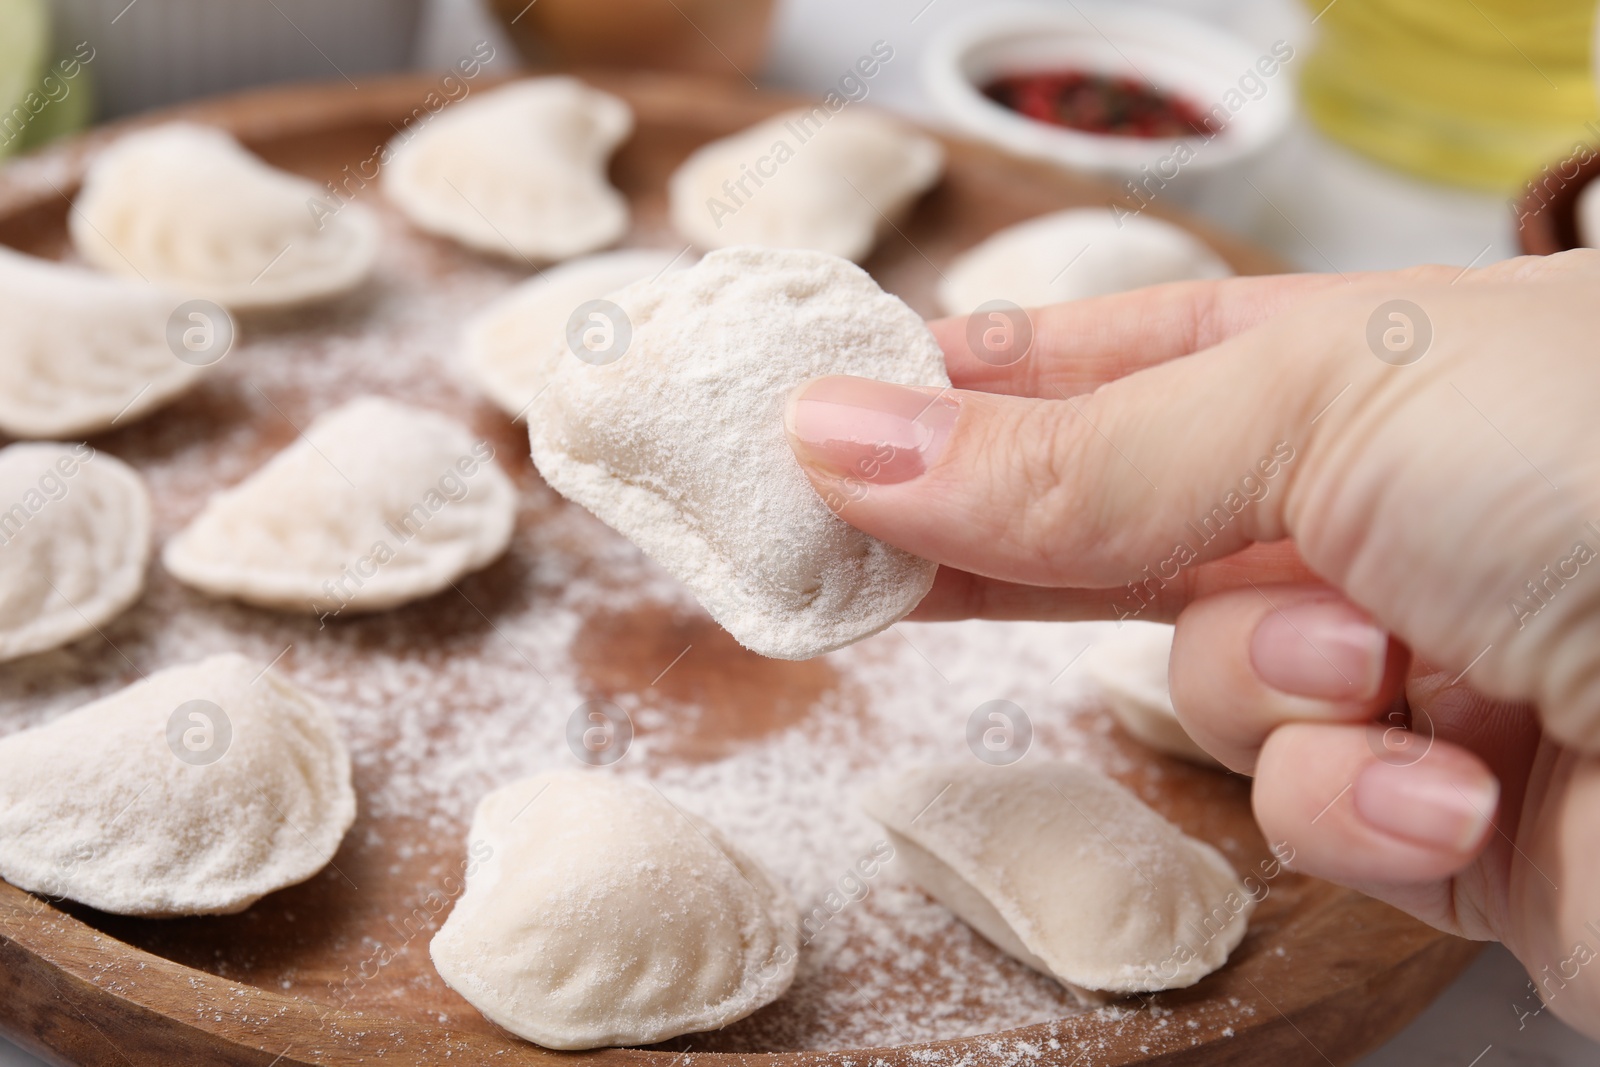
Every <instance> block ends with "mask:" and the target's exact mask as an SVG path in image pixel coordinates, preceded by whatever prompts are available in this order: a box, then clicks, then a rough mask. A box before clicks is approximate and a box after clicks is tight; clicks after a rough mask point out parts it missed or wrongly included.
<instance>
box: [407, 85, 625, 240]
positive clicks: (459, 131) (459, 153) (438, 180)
mask: <svg viewBox="0 0 1600 1067" xmlns="http://www.w3.org/2000/svg"><path fill="white" fill-rule="evenodd" d="M632 131H633V112H632V111H630V110H629V109H628V105H627V104H625V103H623V102H622V101H621V100H619V99H617V98H616V97H614V96H612V95H611V94H609V93H602V92H600V91H599V90H598V89H591V88H590V87H589V86H587V85H585V84H584V83H583V82H581V81H578V80H577V79H576V78H565V77H555V78H532V79H529V80H527V81H521V82H517V83H515V84H513V85H508V86H506V87H505V88H503V89H496V90H494V91H493V92H488V93H484V94H483V95H482V96H479V97H475V98H474V99H473V100H472V101H471V102H469V103H465V104H457V105H456V106H455V107H453V108H451V109H449V110H448V111H445V112H443V113H441V114H440V115H439V116H438V117H437V118H434V119H432V120H430V121H429V122H428V124H427V125H426V126H424V127H423V128H422V129H421V131H420V132H418V133H416V134H415V135H411V134H403V135H401V137H399V138H397V139H395V140H394V141H392V142H390V145H389V150H388V151H389V162H388V166H387V168H386V169H385V171H384V176H383V188H384V191H385V192H386V193H388V195H389V198H390V199H391V200H393V201H394V202H395V204H396V206H398V207H399V208H400V210H401V211H402V212H403V213H404V214H405V216H406V217H407V218H409V219H410V220H411V221H412V222H413V223H415V224H416V225H417V226H418V227H420V228H422V229H424V230H427V231H428V232H429V233H435V234H438V235H439V236H441V237H449V238H452V239H453V240H456V241H460V242H461V243H462V244H464V245H467V246H469V247H471V248H476V249H478V250H479V251H481V252H490V253H493V254H495V255H500V256H510V257H513V258H526V259H530V260H557V259H566V258H567V257H569V256H576V255H581V254H583V253H585V252H593V251H594V250H595V249H597V248H604V247H605V246H606V245H609V244H611V243H613V242H614V241H616V240H617V239H618V238H619V237H621V236H622V235H623V233H624V232H626V230H627V228H628V202H627V200H626V199H624V197H623V196H622V194H621V193H619V192H617V190H616V189H614V188H612V187H611V183H610V182H608V181H607V180H606V162H607V160H609V159H610V158H611V153H612V152H613V151H614V150H615V149H616V147H617V145H619V144H621V143H622V142H623V141H624V140H626V139H627V136H628V134H629V133H631V132H632Z"/></svg>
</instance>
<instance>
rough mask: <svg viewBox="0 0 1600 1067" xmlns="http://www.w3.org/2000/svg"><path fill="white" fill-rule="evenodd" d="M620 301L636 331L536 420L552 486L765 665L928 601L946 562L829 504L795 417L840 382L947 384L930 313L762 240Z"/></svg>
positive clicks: (583, 365) (869, 629)
mask: <svg viewBox="0 0 1600 1067" xmlns="http://www.w3.org/2000/svg"><path fill="white" fill-rule="evenodd" d="M611 299H612V300H613V301H615V302H616V303H617V305H618V306H619V307H620V308H621V309H622V311H623V313H624V314H625V315H626V317H627V320H628V323H629V324H631V328H630V329H629V333H630V334H631V339H630V340H629V343H628V345H627V346H626V349H625V350H623V351H620V352H619V353H615V358H611V361H610V362H603V363H597V362H593V361H590V360H586V359H580V358H578V357H577V356H575V355H569V356H568V357H567V358H565V359H563V360H562V361H561V366H560V369H559V370H558V371H557V372H556V374H555V377H554V378H552V379H551V385H550V388H549V389H547V390H545V392H544V393H543V395H541V396H540V397H539V399H538V400H537V401H535V402H534V405H533V407H532V408H531V409H530V410H529V415H528V426H529V433H530V437H531V438H532V444H533V460H534V463H535V464H536V465H537V466H538V468H539V472H540V473H541V474H543V475H544V477H545V480H546V481H548V482H549V483H550V485H551V486H553V487H554V488H555V490H556V491H557V492H559V493H561V495H563V496H565V497H567V498H568V499H571V500H574V501H576V502H578V503H579V504H582V505H583V506H584V507H586V508H588V509H589V510H590V511H592V512H594V513H595V514H596V515H597V516H599V517H600V519H601V520H602V521H604V522H605V523H607V524H608V525H609V526H611V527H612V528H613V529H616V530H618V531H620V532H621V533H622V534H624V535H625V536H626V537H628V538H629V539H630V540H632V541H633V542H634V544H636V545H638V546H639V547H640V548H641V549H643V550H644V552H645V554H646V555H648V556H650V557H651V558H652V559H654V560H655V561H656V562H657V563H659V564H660V565H661V566H662V567H664V568H665V569H666V570H667V571H668V572H669V573H670V574H672V576H673V577H675V578H677V579H678V580H679V581H681V582H683V583H684V584H685V585H687V586H688V587H689V588H690V590H692V591H693V592H694V594H695V595H696V596H697V597H698V598H699V599H700V603H701V604H702V605H704V606H705V608H706V610H707V611H708V612H710V613H711V616H712V618H714V619H716V620H717V621H718V622H719V623H721V624H722V625H723V626H724V627H725V628H726V629H727V630H728V632H729V633H731V634H732V635H733V636H734V637H735V638H737V639H738V640H739V642H740V643H741V644H743V645H744V646H745V647H747V648H750V649H752V650H754V651H756V652H759V653H761V654H762V655H764V656H771V657H774V658H777V659H806V658H809V657H811V656H817V655H821V654H822V653H824V652H828V651H831V650H832V649H835V648H840V647H842V646H844V645H848V644H850V643H851V642H853V641H858V640H860V639H861V638H863V637H867V636H869V635H871V634H874V633H877V632H878V631H879V630H882V629H884V628H885V627H888V626H890V625H891V624H893V623H894V622H896V621H897V620H899V619H900V618H902V617H904V616H905V615H906V613H907V612H909V611H910V610H911V609H912V608H913V607H915V606H916V605H917V602H918V601H920V600H921V599H922V597H923V596H924V595H925V594H926V593H927V591H928V589H929V587H930V586H931V585H932V583H933V575H934V571H935V569H936V568H935V566H934V564H932V563H929V562H928V561H926V560H923V559H919V558H917V557H915V556H912V555H910V554H908V553H906V552H903V551H901V550H900V549H898V548H894V547H891V546H890V545H887V544H885V543H883V542H882V541H878V540H876V539H875V538H872V537H869V536H868V535H866V534H864V533H862V532H861V531H859V530H857V529H855V528H854V527H852V526H850V525H849V524H848V523H846V522H844V521H843V520H841V519H840V518H838V517H837V516H836V515H834V514H833V512H832V511H830V510H829V508H828V505H827V504H826V503H825V502H824V501H823V500H822V498H821V497H819V496H818V495H817V493H816V491H815V490H813V489H812V487H811V483H810V482H809V481H807V479H806V476H805V474H804V473H803V472H802V471H801V469H800V465H799V463H798V462H797V461H796V460H795V458H794V453H793V452H792V451H791V450H790V448H789V444H788V441H787V440H786V437H785V433H784V428H783V412H784V406H785V404H786V403H787V400H788V396H789V393H790V392H791V391H792V390H793V389H794V388H795V387H796V386H798V385H800V384H801V383H803V382H806V381H809V380H810V379H812V378H815V377H818V376H819V375H825V374H853V375H858V376H861V377H866V378H876V379H879V380H881V381H891V382H898V383H900V384H902V385H921V386H948V385H949V384H950V380H949V378H948V377H947V376H946V374H945V369H944V355H943V353H942V352H941V351H940V348H939V345H938V343H937V342H936V341H935V340H934V339H933V335H932V334H931V333H929V331H928V328H927V326H926V325H924V324H923V322H922V320H921V319H920V318H919V317H918V316H917V314H916V313H915V312H913V311H912V310H911V309H910V308H908V307H906V305H905V304H903V303H901V302H900V301H899V300H898V299H897V298H895V297H893V296H890V295H889V294H887V293H885V292H883V291H882V290H881V289H879V288H878V286H877V284H876V283H875V282H874V281H873V280H872V279H871V278H870V277H868V276H867V274H866V272H865V271H863V270H861V268H859V267H857V266H855V265H854V264H852V263H850V262H849V261H847V260H844V259H840V258H838V257H837V256H830V255H826V254H824V253H821V252H805V251H798V250H779V249H763V248H732V249H724V250H721V251H718V252H713V253H711V254H710V255H708V256H706V258H705V259H703V260H701V261H700V262H699V263H698V264H697V265H695V266H694V267H691V268H689V269H688V270H683V271H675V272H672V273H669V274H665V275H663V276H662V277H660V278H657V279H656V280H655V281H646V282H640V283H638V284H636V285H632V286H629V287H628V288H626V289H623V290H620V291H619V292H617V293H614V294H612V296H611ZM615 336H616V337H621V336H622V333H621V327H620V326H619V327H618V332H617V333H616V335H615ZM618 343H619V344H620V342H618ZM608 358H610V357H608ZM930 399H931V398H930Z"/></svg>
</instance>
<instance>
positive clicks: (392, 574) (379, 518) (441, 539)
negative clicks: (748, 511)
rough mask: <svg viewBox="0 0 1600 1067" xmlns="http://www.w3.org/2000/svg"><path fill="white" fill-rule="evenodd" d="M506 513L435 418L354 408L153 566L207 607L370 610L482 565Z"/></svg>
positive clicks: (507, 492) (262, 474) (192, 527)
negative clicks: (235, 603)
mask: <svg viewBox="0 0 1600 1067" xmlns="http://www.w3.org/2000/svg"><path fill="white" fill-rule="evenodd" d="M515 513H516V493H515V490H514V489H513V488H512V485H511V480H510V479H509V478H507V477H506V476H505V474H504V473H503V472H501V470H500V468H499V467H497V466H496V465H495V463H494V448H493V447H492V446H491V445H490V444H489V443H488V442H487V441H482V440H479V441H474V440H473V438H472V436H471V435H470V434H468V433H467V431H466V430H465V429H464V428H463V427H461V426H459V425H457V424H456V423H454V422H452V421H450V420H449V419H447V418H445V417H444V416H442V415H439V414H437V413H435V412H432V411H424V410H421V409H419V408H413V407H407V406H406V405H404V404H398V403H395V402H394V401H392V400H385V399H382V398H380V397H363V398H361V399H359V400H353V401H351V402H350V403H348V404H345V405H344V406H343V407H340V408H337V409H335V410H333V411H330V412H328V413H327V414H325V415H323V416H322V417H320V418H318V419H317V420H316V421H315V422H313V423H312V424H311V426H310V427H309V428H308V429H307V430H306V432H305V434H304V435H303V436H302V437H301V438H300V439H299V440H298V441H296V442H295V443H294V444H292V445H290V446H289V447H288V448H286V449H284V450H283V451H282V452H280V453H278V454H277V455H276V456H274V457H273V458H272V459H271V460H270V461H268V463H267V464H266V466H264V467H262V468H261V469H260V470H258V471H256V472H255V473H254V474H252V475H250V477H248V478H246V479H245V480H244V481H242V482H240V483H239V484H238V485H235V486H233V487H232V488H229V489H224V490H223V491H221V492H219V493H217V494H215V495H214V496H212V498H211V499H210V500H208V501H207V502H206V506H205V508H204V509H202V510H201V512H200V515H199V516H198V517H197V518H196V519H195V520H194V521H193V522H191V523H190V524H189V525H188V526H187V527H186V528H185V529H184V530H183V531H181V532H180V533H179V534H178V535H177V536H176V537H174V538H173V539H172V540H171V541H169V542H167V547H166V549H165V551H164V552H163V553H162V556H161V561H162V563H163V564H165V565H166V568H167V570H169V571H171V572H172V573H173V574H174V575H175V576H176V577H177V578H178V580H179V581H181V582H184V583H186V584H188V585H192V586H194V587H195V588H196V589H200V590H202V591H204V592H207V593H210V594H212V595H213V596H223V597H234V598H236V599H239V600H243V601H245V602H246V603H250V604H257V605H260V606H262V607H268V608H279V609H282V610H284V611H311V612H316V613H318V614H321V615H323V616H327V615H330V614H333V615H336V614H339V613H340V612H344V611H351V612H366V611H381V610H383V609H385V608H392V607H395V606H396V605H399V604H403V603H405V602H406V601H409V600H416V599H418V598H421V597H425V596H430V595H432V594H434V593H437V592H438V591H439V590H441V589H444V588H446V587H447V586H449V585H450V584H451V583H452V582H454V581H455V580H456V579H457V578H460V577H461V576H462V575H464V574H468V573H470V572H472V571H475V570H478V569H479V568H480V567H485V566H487V565H488V564H489V563H491V562H493V561H494V560H495V559H497V558H498V557H499V556H500V554H501V553H502V552H504V551H505V549H506V545H508V544H509V543H510V541H511V526H512V521H513V519H514V518H515Z"/></svg>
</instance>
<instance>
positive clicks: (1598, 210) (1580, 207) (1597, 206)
mask: <svg viewBox="0 0 1600 1067" xmlns="http://www.w3.org/2000/svg"><path fill="white" fill-rule="evenodd" d="M1597 189H1600V182H1594V181H1591V182H1589V183H1588V184H1587V185H1585V186H1584V187H1583V189H1582V190H1580V191H1579V193H1578V204H1577V216H1578V217H1577V226H1578V242H1579V243H1580V244H1582V245H1584V246H1586V247H1588V248H1600V193H1597V192H1596V191H1595V190H1597Z"/></svg>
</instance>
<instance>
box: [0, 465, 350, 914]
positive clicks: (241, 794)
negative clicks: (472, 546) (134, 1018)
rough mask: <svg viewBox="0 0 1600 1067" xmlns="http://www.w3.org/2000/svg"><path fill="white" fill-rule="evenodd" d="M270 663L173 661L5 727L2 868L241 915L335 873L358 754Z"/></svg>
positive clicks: (98, 896)
mask: <svg viewBox="0 0 1600 1067" xmlns="http://www.w3.org/2000/svg"><path fill="white" fill-rule="evenodd" d="M96 462H99V461H98V460H97V461H96ZM265 667H266V664H264V663H254V662H252V661H250V660H247V659H245V658H244V657H243V656H239V655H232V654H229V655H223V656H212V657H211V658H209V659H205V660H201V661H200V662H198V663H190V664H186V665H184V666H181V667H169V668H167V669H166V670H163V671H157V672H156V673H155V674H152V675H150V676H149V677H147V678H145V679H144V680H143V681H141V682H136V683H134V684H133V685H130V686H128V688H126V689H123V690H120V691H118V692H115V693H112V694H111V695H110V696H108V697H105V698H103V699H101V700H97V701H95V702H94V703H92V704H87V705H85V706H83V707H81V708H79V709H77V710H76V711H73V712H70V713H68V714H66V715H63V716H61V717H60V718H58V719H54V720H52V721H51V722H48V723H46V724H45V725H43V726H39V727H36V728H34V729H31V730H24V731H22V732H21V733H16V734H12V735H11V736H10V737H6V738H4V739H0V876H4V877H5V880H6V881H8V882H10V883H11V884H12V885H14V886H17V887H18V888H21V889H26V890H28V891H29V892H33V893H42V894H46V895H48V896H59V897H65V898H67V899H68V900H75V901H77V902H79V903H80V904H87V905H89V906H90V907H93V908H99V909H100V910H101V911H109V912H113V913H115V914H118V915H145V916H157V917H160V916H173V915H226V914H231V913H233V912H237V911H243V910H244V909H245V908H247V907H249V906H250V905H251V904H253V903H254V902H255V901H257V900H259V899H260V898H261V897H263V896H265V895H266V894H268V893H271V892H274V891H276V890H279V889H283V888H284V887H286V886H291V885H295V884H297V883H299V882H303V881H305V880H306V879H307V878H310V877H311V876H312V875H314V874H316V873H317V872H318V871H320V870H322V868H323V867H325V866H327V864H328V861H329V860H330V859H332V858H333V854H334V853H335V852H336V851H338V848H339V842H340V840H341V839H342V838H343V837H344V833H345V831H346V830H348V829H349V828H350V824H351V822H353V821H354V820H355V815H356V797H355V792H354V790H352V789H351V787H350V756H349V754H348V753H347V752H346V751H345V747H344V743H343V742H342V741H341V740H340V739H339V731H338V727H337V725H336V724H335V722H334V720H333V716H332V715H331V714H330V713H329V712H328V710H327V709H326V708H324V707H323V706H322V705H321V704H320V703H319V702H318V701H316V700H315V699H313V698H312V697H310V696H308V695H307V694H306V693H303V692H301V691H300V690H299V689H297V688H295V687H294V686H293V685H290V684H289V683H288V682H285V681H283V680H281V679H280V678H279V677H277V675H276V673H275V672H266V673H263V670H264V668H265Z"/></svg>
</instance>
